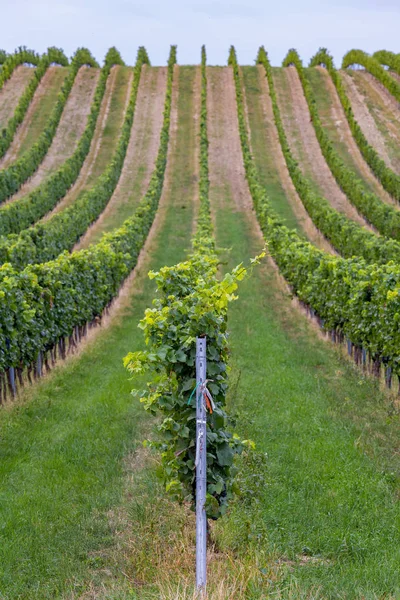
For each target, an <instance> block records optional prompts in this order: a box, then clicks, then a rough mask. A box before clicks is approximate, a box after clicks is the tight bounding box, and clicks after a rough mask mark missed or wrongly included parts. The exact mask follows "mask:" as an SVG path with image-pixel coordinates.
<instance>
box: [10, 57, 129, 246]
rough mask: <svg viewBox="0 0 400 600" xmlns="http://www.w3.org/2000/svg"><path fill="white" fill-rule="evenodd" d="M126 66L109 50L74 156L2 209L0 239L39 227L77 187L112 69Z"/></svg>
mask: <svg viewBox="0 0 400 600" xmlns="http://www.w3.org/2000/svg"><path fill="white" fill-rule="evenodd" d="M123 64H124V63H123V61H122V59H121V56H120V54H119V52H118V51H117V50H116V49H115V48H110V50H109V51H108V52H107V55H106V57H105V62H104V67H103V68H102V70H101V73H100V78H99V81H98V84H97V87H96V91H95V94H94V98H93V102H92V106H91V110H90V114H89V116H88V120H87V124H86V128H85V131H84V132H83V134H82V136H81V138H80V140H79V142H78V145H77V147H76V149H75V151H74V153H73V154H72V155H71V156H70V157H69V158H68V159H67V160H66V161H65V162H64V163H63V164H62V165H61V167H60V168H59V169H57V170H56V171H55V172H54V173H53V174H52V175H50V176H49V177H47V178H46V179H45V181H43V183H41V184H40V185H38V186H37V187H36V188H35V189H34V190H32V192H30V193H29V194H27V195H25V196H23V197H22V198H18V199H17V200H14V201H13V202H9V203H7V204H5V205H3V206H0V235H1V236H4V235H8V234H10V233H19V232H20V231H22V230H23V229H26V228H27V227H29V226H30V225H32V224H33V223H36V221H38V219H40V218H41V217H43V216H44V215H45V214H46V213H47V212H48V211H50V210H52V209H53V208H54V206H55V205H56V204H57V203H58V202H59V201H60V200H61V199H62V198H63V197H64V196H65V194H66V193H67V192H68V190H69V189H70V188H71V186H72V185H73V184H74V183H75V181H76V179H77V177H78V175H79V173H80V170H81V168H82V165H83V163H84V161H85V159H86V157H87V155H88V153H89V150H90V146H91V142H92V139H93V135H94V132H95V129H96V123H97V119H98V116H99V113H100V107H101V103H102V100H103V97H104V93H105V90H106V84H107V79H108V76H109V74H110V70H111V67H112V66H113V65H123Z"/></svg>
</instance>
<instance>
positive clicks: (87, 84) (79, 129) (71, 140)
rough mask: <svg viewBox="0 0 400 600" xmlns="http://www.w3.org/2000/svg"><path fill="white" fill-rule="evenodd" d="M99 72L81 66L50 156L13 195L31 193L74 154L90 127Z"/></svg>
mask: <svg viewBox="0 0 400 600" xmlns="http://www.w3.org/2000/svg"><path fill="white" fill-rule="evenodd" d="M99 76H100V69H95V68H93V67H85V66H84V67H81V68H80V69H79V71H78V73H77V76H76V78H75V81H74V85H73V86H72V89H71V92H70V94H69V96H68V100H67V102H66V104H65V107H64V110H63V113H62V115H61V119H60V122H59V124H58V127H57V131H56V133H55V135H54V138H53V141H52V143H51V146H50V148H49V149H48V151H47V154H46V156H45V157H44V159H43V160H42V162H41V164H40V165H39V167H38V169H37V171H36V172H35V173H34V174H33V175H32V177H30V178H29V180H28V181H26V182H25V183H24V185H22V186H21V188H20V189H19V191H18V192H17V193H16V194H14V196H13V197H12V199H16V198H21V197H22V196H24V195H26V194H29V192H31V191H32V190H33V189H34V188H35V187H37V186H38V185H40V184H41V183H42V182H43V180H44V179H45V178H46V177H48V176H49V175H50V174H52V173H53V172H54V171H56V170H57V169H58V168H59V167H60V166H61V165H62V164H63V163H64V162H65V161H66V160H67V159H68V158H69V157H70V156H71V155H72V154H73V152H74V150H75V149H76V146H77V145H78V143H79V140H80V138H81V136H82V134H83V131H84V129H85V127H86V124H87V118H88V115H89V113H90V109H91V104H92V100H93V96H94V92H95V89H96V85H97V82H98V79H99Z"/></svg>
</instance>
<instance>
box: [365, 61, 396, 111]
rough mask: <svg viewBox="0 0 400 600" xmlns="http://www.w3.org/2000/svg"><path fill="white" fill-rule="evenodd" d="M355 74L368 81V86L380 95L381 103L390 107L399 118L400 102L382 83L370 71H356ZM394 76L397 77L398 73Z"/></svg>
mask: <svg viewBox="0 0 400 600" xmlns="http://www.w3.org/2000/svg"><path fill="white" fill-rule="evenodd" d="M357 74H358V75H359V76H360V77H363V78H364V79H365V80H366V81H367V82H368V84H369V86H370V87H371V88H372V89H373V90H374V91H375V93H376V94H378V95H379V96H380V98H381V101H382V103H383V104H384V105H385V106H386V107H387V108H390V110H391V111H392V112H393V113H394V114H395V115H396V116H397V117H398V118H399V119H400V112H399V111H400V102H398V101H397V100H396V98H395V97H394V96H392V94H391V93H390V92H389V91H388V90H387V89H386V88H385V86H384V85H383V83H381V82H380V81H379V80H378V79H376V78H375V77H374V76H373V75H371V73H368V71H357ZM396 76H397V77H398V75H396Z"/></svg>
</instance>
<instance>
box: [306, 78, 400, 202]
mask: <svg viewBox="0 0 400 600" xmlns="http://www.w3.org/2000/svg"><path fill="white" fill-rule="evenodd" d="M315 68H316V69H319V71H320V72H321V73H322V75H323V77H324V78H325V85H326V89H327V91H328V93H329V95H330V99H331V102H332V119H333V122H334V123H335V124H336V127H337V129H338V131H339V134H340V138H341V140H342V141H343V142H345V144H346V146H347V150H348V152H349V154H350V155H351V157H352V159H353V161H354V163H355V164H356V165H357V168H358V170H359V171H360V173H361V174H362V177H363V179H364V180H365V181H366V182H367V183H368V184H369V185H370V187H371V188H372V190H373V191H374V193H375V194H376V195H377V196H378V197H379V198H380V199H381V200H383V202H386V203H387V204H395V201H394V200H393V198H392V197H391V196H390V195H389V194H388V193H387V192H386V191H385V190H384V189H383V187H382V185H381V184H380V183H379V181H378V180H377V179H376V177H375V175H374V174H373V173H372V171H371V170H370V168H369V166H368V165H367V163H366V162H365V160H364V158H363V156H362V154H361V152H360V150H359V149H358V146H357V144H356V142H355V140H354V138H353V134H352V133H351V130H350V127H349V124H348V122H347V119H346V115H345V114H344V110H343V107H342V105H341V102H340V99H339V96H338V94H337V91H336V88H335V86H334V83H333V81H332V79H331V77H330V75H329V73H328V72H327V70H326V69H325V68H324V67H315Z"/></svg>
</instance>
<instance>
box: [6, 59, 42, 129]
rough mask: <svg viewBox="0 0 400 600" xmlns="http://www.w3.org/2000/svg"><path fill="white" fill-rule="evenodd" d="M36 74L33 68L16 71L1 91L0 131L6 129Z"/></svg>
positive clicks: (21, 68) (22, 68)
mask: <svg viewBox="0 0 400 600" xmlns="http://www.w3.org/2000/svg"><path fill="white" fill-rule="evenodd" d="M34 73H35V69H34V68H33V67H24V66H20V67H17V68H16V69H15V71H14V72H13V74H12V75H11V77H10V79H8V80H7V81H6V82H5V84H4V85H3V87H2V88H1V90H0V129H2V128H3V127H6V125H7V123H8V121H9V119H11V117H12V116H13V114H14V111H15V109H16V108H17V105H18V102H19V99H20V97H21V95H22V93H23V91H24V90H25V88H26V86H27V85H28V83H29V82H30V80H31V79H32V77H33V74H34Z"/></svg>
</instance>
